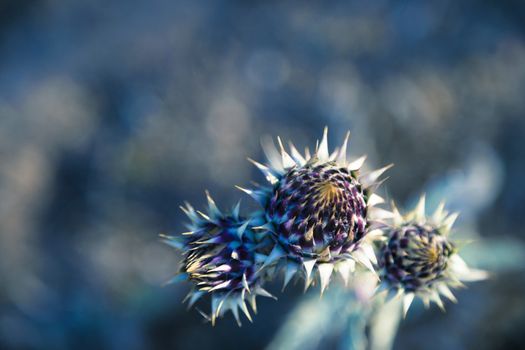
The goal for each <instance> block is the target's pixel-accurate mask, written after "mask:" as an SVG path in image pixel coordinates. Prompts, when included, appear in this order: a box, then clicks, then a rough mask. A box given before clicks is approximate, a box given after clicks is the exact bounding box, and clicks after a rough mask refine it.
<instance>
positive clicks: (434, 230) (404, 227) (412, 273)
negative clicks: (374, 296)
mask: <svg viewBox="0 0 525 350" xmlns="http://www.w3.org/2000/svg"><path fill="white" fill-rule="evenodd" d="M393 213H394V217H393V222H392V225H391V226H390V227H389V228H387V229H386V230H385V234H386V241H385V242H384V243H383V244H382V247H381V250H380V256H379V267H380V269H381V271H380V276H381V279H382V286H381V289H382V290H390V292H391V294H392V295H394V294H397V295H403V303H404V307H403V308H404V313H405V314H406V312H407V311H408V309H409V307H410V304H411V303H412V301H413V299H414V297H415V296H418V297H420V298H422V300H423V302H424V303H425V305H427V306H428V305H429V303H430V301H433V302H435V303H436V304H437V305H438V306H439V307H440V308H442V309H443V308H444V305H443V302H442V300H441V298H440V294H441V295H443V296H445V297H446V298H448V299H450V300H451V301H454V302H455V301H456V299H455V297H454V295H453V294H452V292H451V291H450V288H451V287H452V288H457V287H461V286H463V284H462V281H474V280H479V279H483V278H485V277H486V273H485V272H483V271H479V270H473V269H469V268H468V267H467V265H466V263H465V262H464V261H463V259H461V257H460V256H459V255H458V254H457V249H456V247H455V245H454V243H453V242H452V241H451V240H450V238H449V234H450V230H451V227H452V225H453V223H454V221H455V219H456V218H457V214H451V215H449V214H448V213H447V212H445V211H444V210H443V205H441V206H440V207H438V209H437V210H436V212H435V213H434V215H433V216H432V217H426V216H425V197H424V196H423V197H421V199H420V201H419V203H418V205H417V206H416V208H415V209H414V210H413V211H412V212H409V213H408V214H407V215H405V216H402V215H401V214H400V213H399V211H398V210H397V209H396V208H395V206H394V208H393Z"/></svg>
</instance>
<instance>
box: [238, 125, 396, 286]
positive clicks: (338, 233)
mask: <svg viewBox="0 0 525 350" xmlns="http://www.w3.org/2000/svg"><path fill="white" fill-rule="evenodd" d="M327 135H328V130H327V129H326V128H325V130H324V134H323V138H322V141H321V143H320V144H318V147H317V149H316V151H315V153H314V154H313V155H310V151H309V150H308V149H306V152H305V154H304V155H302V154H300V153H299V152H298V151H297V149H296V148H295V147H294V146H293V144H290V150H291V155H290V154H289V153H288V152H287V151H286V150H285V148H284V146H283V144H282V142H281V140H280V138H278V142H279V146H280V152H279V151H277V149H276V148H275V146H274V144H273V142H270V143H266V144H263V146H264V150H265V153H266V155H267V157H268V160H269V163H268V164H267V165H263V164H260V163H258V162H255V161H253V160H251V161H252V163H254V164H255V165H256V166H257V168H259V169H260V170H261V171H262V172H263V174H264V175H265V177H266V179H267V180H268V181H269V182H270V185H271V186H267V187H259V188H256V189H254V190H248V189H243V188H241V190H243V191H245V192H247V193H248V194H250V195H251V196H252V197H253V198H255V199H256V200H257V201H258V202H259V203H260V204H261V205H262V206H263V208H264V214H263V217H264V220H266V224H265V225H263V227H261V229H264V230H268V231H269V232H271V234H272V236H273V238H274V239H275V241H276V242H278V245H276V246H275V249H274V252H273V253H272V254H271V255H270V257H271V258H270V259H269V260H268V261H267V264H269V263H272V262H273V261H276V260H280V264H281V265H284V266H285V270H286V272H285V285H286V284H287V283H288V281H289V280H290V279H291V278H292V277H293V276H294V275H296V273H297V272H298V271H301V272H302V274H303V276H304V277H305V280H306V288H307V287H308V286H309V285H310V283H311V281H312V280H313V279H312V277H314V276H315V273H317V272H319V276H320V282H321V292H322V291H323V290H324V289H325V288H326V286H327V285H328V283H329V281H330V278H331V275H332V273H333V271H334V270H336V271H339V272H340V274H341V275H342V277H343V278H344V280H345V282H346V281H347V279H348V277H349V274H350V273H351V272H352V271H353V269H354V266H355V262H356V261H357V262H360V263H363V264H364V265H365V266H367V267H368V268H370V269H371V270H372V271H373V266H372V263H371V262H375V255H374V252H373V249H372V247H371V246H370V244H369V242H368V241H367V240H366V239H365V238H366V236H368V237H369V238H371V237H372V236H374V235H375V234H377V233H378V232H370V231H373V230H371V224H372V222H373V216H374V215H375V217H376V218H377V219H380V218H382V217H384V216H386V217H388V216H390V213H389V212H387V211H385V210H382V209H378V208H374V206H375V205H377V204H379V203H382V202H383V199H382V198H381V197H379V196H377V195H375V194H373V191H374V190H375V188H376V187H377V185H378V182H377V180H378V178H379V177H380V176H381V174H383V172H384V171H385V170H387V169H388V168H389V167H385V168H383V169H379V170H376V171H373V172H370V173H368V174H366V175H362V174H361V167H362V165H363V163H364V160H365V157H361V158H359V159H357V160H356V161H354V162H347V160H346V148H347V144H348V139H349V136H350V133H348V134H347V135H346V138H345V140H344V142H343V145H342V146H341V148H340V149H336V150H335V151H334V152H333V153H332V154H329V151H328V137H327Z"/></svg>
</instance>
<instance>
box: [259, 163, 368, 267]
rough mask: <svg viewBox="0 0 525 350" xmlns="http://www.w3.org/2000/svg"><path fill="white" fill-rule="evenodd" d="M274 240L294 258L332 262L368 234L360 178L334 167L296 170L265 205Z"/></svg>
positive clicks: (352, 248)
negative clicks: (272, 228) (358, 179)
mask: <svg viewBox="0 0 525 350" xmlns="http://www.w3.org/2000/svg"><path fill="white" fill-rule="evenodd" d="M266 213H267V217H268V221H269V222H271V223H272V224H273V226H274V231H275V232H274V234H275V237H276V238H277V240H278V241H279V242H280V243H281V245H282V246H283V247H284V248H285V249H286V250H287V252H288V253H290V254H291V255H292V256H293V255H295V256H296V257H298V258H305V257H312V258H317V259H320V260H333V259H336V258H337V256H338V255H340V254H344V253H347V252H351V251H353V250H354V249H356V248H357V246H358V244H359V242H360V240H361V239H362V238H363V237H364V235H365V234H366V224H367V219H366V217H367V207H366V196H365V194H364V191H363V189H362V188H361V185H360V184H359V182H358V181H357V178H356V176H354V175H353V174H351V173H350V172H349V171H348V170H347V169H346V168H343V167H340V166H337V164H336V163H335V162H327V163H323V164H306V165H304V166H302V167H294V168H291V169H290V170H288V172H287V173H286V174H285V175H284V176H283V177H282V179H281V180H280V181H279V183H278V184H277V185H276V186H275V187H274V190H273V194H272V196H271V197H270V198H269V200H268V203H267V204H266Z"/></svg>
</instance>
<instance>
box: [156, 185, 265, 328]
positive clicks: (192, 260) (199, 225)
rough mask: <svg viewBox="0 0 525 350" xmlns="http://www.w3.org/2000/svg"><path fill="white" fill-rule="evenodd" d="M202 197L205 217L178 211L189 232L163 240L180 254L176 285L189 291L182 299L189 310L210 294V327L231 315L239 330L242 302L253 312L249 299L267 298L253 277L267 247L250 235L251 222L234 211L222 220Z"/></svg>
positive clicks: (257, 277) (188, 208)
mask: <svg viewBox="0 0 525 350" xmlns="http://www.w3.org/2000/svg"><path fill="white" fill-rule="evenodd" d="M207 197H208V204H209V209H208V213H207V214H204V213H202V212H199V211H195V209H193V207H192V206H191V205H189V204H186V207H183V208H182V209H183V211H184V212H185V213H186V215H187V216H188V217H189V218H190V220H191V223H190V225H189V229H190V231H189V232H186V233H184V234H182V235H180V236H177V237H167V236H164V240H165V242H166V243H168V244H169V245H171V246H174V247H176V248H179V249H181V250H182V252H183V261H182V265H181V268H180V274H179V276H178V278H177V279H181V278H182V279H186V280H189V281H191V282H192V283H193V285H194V289H193V290H192V291H191V292H190V294H189V295H188V297H187V299H188V300H189V306H190V307H191V306H192V305H193V304H194V303H195V302H196V301H197V300H198V299H199V298H201V297H202V296H203V295H205V294H211V299H212V312H211V315H209V316H208V315H205V317H207V318H209V319H210V320H211V321H212V323H215V320H216V318H217V317H220V316H222V315H223V314H224V313H225V312H226V311H228V310H231V311H232V313H233V315H234V317H235V319H236V320H237V322H238V323H239V324H240V320H239V309H241V311H243V313H244V314H245V315H246V317H247V318H248V319H249V320H250V321H251V316H250V313H249V311H248V308H247V307H246V301H247V300H248V301H249V302H250V303H251V306H252V309H253V311H254V312H255V311H256V304H255V297H256V296H257V295H264V296H271V295H270V294H269V293H268V292H267V291H266V290H264V289H263V287H262V284H263V282H264V271H259V269H260V268H261V261H264V254H263V252H264V251H265V250H266V249H267V248H266V246H267V243H269V242H268V241H266V240H265V238H264V237H262V236H261V234H260V233H257V232H255V231H254V230H253V225H254V223H255V221H254V220H253V219H251V218H244V217H242V216H240V215H239V205H237V206H236V207H235V208H234V209H233V210H232V211H231V213H229V214H223V213H221V212H220V211H219V209H218V208H217V206H216V205H215V202H214V201H213V199H212V198H211V197H210V196H209V194H208V195H207Z"/></svg>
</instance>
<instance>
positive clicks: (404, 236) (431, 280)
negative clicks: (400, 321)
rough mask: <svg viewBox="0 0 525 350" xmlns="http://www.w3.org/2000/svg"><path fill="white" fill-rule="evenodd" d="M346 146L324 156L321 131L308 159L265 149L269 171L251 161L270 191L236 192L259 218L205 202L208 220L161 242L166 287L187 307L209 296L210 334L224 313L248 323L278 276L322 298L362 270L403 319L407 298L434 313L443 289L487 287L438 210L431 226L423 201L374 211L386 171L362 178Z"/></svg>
mask: <svg viewBox="0 0 525 350" xmlns="http://www.w3.org/2000/svg"><path fill="white" fill-rule="evenodd" d="M349 136H350V134H349V133H347V135H346V137H345V139H344V142H343V144H342V145H341V147H339V148H336V149H335V150H334V151H332V152H329V148H328V135H327V129H326V128H325V130H324V134H323V138H322V140H321V142H318V143H317V146H316V148H315V151H314V152H310V150H309V149H308V148H307V149H306V150H305V152H304V153H303V154H302V153H300V152H299V151H298V150H297V148H296V147H295V146H294V145H293V144H292V143H290V147H289V151H287V150H286V149H285V147H284V145H283V143H282V141H281V139H280V138H277V141H278V145H279V149H277V148H276V147H275V144H274V143H273V142H266V143H264V144H263V150H264V152H265V154H266V156H267V158H268V162H267V163H266V164H262V163H259V162H256V161H254V160H251V159H249V160H250V161H251V162H252V163H253V164H254V165H255V166H256V167H257V168H258V169H259V170H260V171H261V172H262V173H263V175H264V176H265V178H266V180H267V181H268V184H267V185H258V186H257V187H255V188H252V189H247V188H242V187H238V188H239V189H241V190H242V191H244V192H245V193H247V194H248V195H250V196H251V197H252V198H253V199H255V200H256V201H257V202H258V203H259V204H260V210H259V211H256V212H253V213H250V214H248V215H246V216H242V215H241V214H240V205H239V204H237V206H235V207H234V208H233V209H232V210H231V211H229V212H228V213H223V212H221V211H220V210H219V209H218V207H217V205H216V204H215V202H214V200H213V199H212V198H211V196H210V195H209V194H208V193H207V199H208V210H207V213H203V212H200V211H196V210H195V209H194V208H193V207H192V206H191V205H189V204H186V206H185V207H182V210H183V211H184V212H185V214H186V215H187V216H188V218H189V220H190V223H189V225H188V228H189V231H188V232H185V233H182V234H179V235H175V236H162V237H163V240H164V241H165V242H166V243H167V244H169V245H171V246H173V247H175V248H177V249H179V250H181V251H182V263H181V266H180V271H179V274H178V275H177V276H176V277H175V279H174V280H180V279H184V280H188V281H190V282H191V284H192V286H193V288H192V290H191V292H190V293H189V294H188V296H187V300H188V304H189V306H192V305H194V304H195V303H196V302H197V300H199V299H200V298H201V297H203V296H205V295H209V296H210V297H211V312H210V313H209V314H206V313H204V312H202V311H200V310H199V311H200V312H201V314H203V316H205V317H206V318H207V319H209V320H210V321H211V322H212V324H214V323H215V321H216V319H217V318H218V317H221V316H222V315H224V313H225V312H226V311H231V312H232V313H233V316H234V317H235V319H236V320H237V322H238V323H239V325H240V318H239V310H240V311H242V312H243V313H244V314H245V315H246V317H247V318H248V319H249V320H250V321H251V319H252V316H251V314H250V311H249V310H248V307H247V304H248V305H250V306H251V309H252V311H253V312H254V313H255V312H256V310H257V308H256V300H255V299H256V296H258V295H260V296H266V297H273V296H272V295H271V294H270V293H269V292H268V291H266V290H265V289H264V285H265V283H266V282H267V281H269V280H271V279H272V278H274V277H275V276H276V275H283V280H284V285H283V288H284V287H285V286H286V285H287V284H288V283H289V282H290V281H291V280H292V279H295V280H304V286H305V290H306V289H307V288H308V287H309V286H311V285H314V284H319V285H320V290H321V293H323V291H324V290H325V289H326V288H327V287H328V285H329V284H330V282H331V281H332V279H333V278H332V276H333V275H334V274H337V275H339V276H340V277H341V279H342V280H343V282H344V283H345V285H346V284H347V283H348V281H349V279H350V278H352V277H353V276H354V275H355V274H356V273H360V271H361V270H366V269H367V270H369V271H372V272H373V273H374V274H376V275H377V277H378V279H379V280H380V283H379V287H378V293H379V292H380V291H381V290H384V291H385V292H387V293H391V294H392V293H394V294H396V295H403V296H404V301H405V312H406V310H407V309H408V306H410V303H411V302H412V300H413V298H414V296H419V297H421V298H422V299H423V301H424V302H425V303H427V304H428V302H429V301H434V302H436V303H438V305H440V306H442V305H443V304H442V302H441V300H440V298H439V295H440V294H441V295H444V296H445V297H447V298H449V299H451V300H455V299H454V297H453V295H452V293H451V292H450V289H449V287H460V286H462V284H461V281H464V280H469V279H470V280H473V279H479V278H483V277H485V276H484V273H482V272H480V271H475V270H471V269H469V268H468V267H467V266H466V264H465V263H464V262H463V260H461V258H460V257H459V256H458V255H457V249H456V248H455V245H454V243H452V242H451V241H449V239H448V234H449V232H450V228H451V226H452V223H453V222H454V219H455V217H456V216H455V215H448V213H446V212H445V211H444V210H443V207H442V206H440V207H439V208H438V210H437V211H436V213H435V214H434V215H433V217H432V218H427V217H426V216H425V210H424V198H423V199H422V201H420V204H419V205H418V207H417V208H416V210H414V211H413V212H411V213H408V214H407V215H405V216H403V215H401V214H400V213H399V211H398V210H397V208H395V205H393V207H392V209H391V210H386V209H381V208H378V207H377V205H379V204H382V203H384V200H383V198H381V197H380V196H379V195H377V194H376V193H374V192H375V190H376V189H377V188H378V186H379V185H380V184H381V183H382V180H381V179H380V178H381V176H382V174H383V173H384V172H385V171H386V170H388V168H389V167H390V166H386V167H383V168H381V169H378V170H375V171H369V172H363V171H362V168H363V166H364V163H365V159H366V157H364V156H363V157H360V158H358V159H356V160H354V161H348V160H347V154H346V153H347V144H348V140H349ZM376 253H377V255H378V257H379V259H377V258H376ZM361 267H364V269H361Z"/></svg>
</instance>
